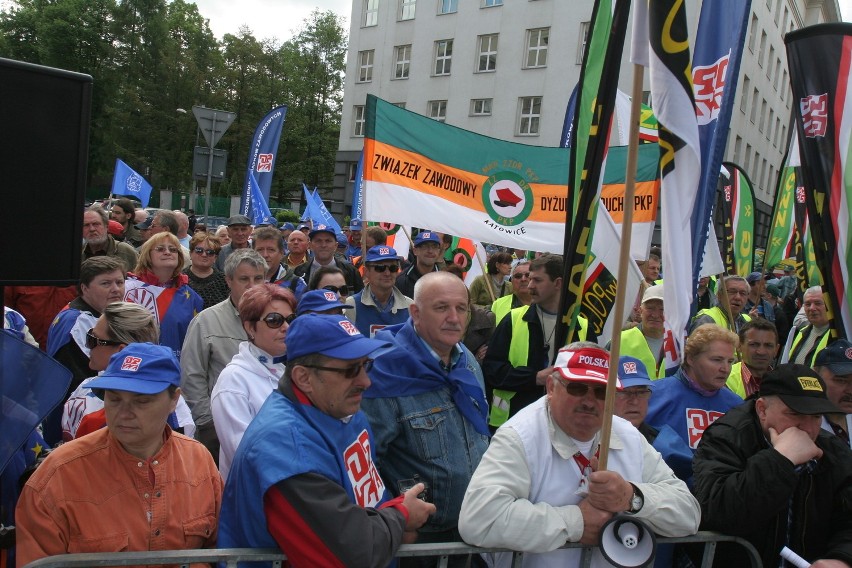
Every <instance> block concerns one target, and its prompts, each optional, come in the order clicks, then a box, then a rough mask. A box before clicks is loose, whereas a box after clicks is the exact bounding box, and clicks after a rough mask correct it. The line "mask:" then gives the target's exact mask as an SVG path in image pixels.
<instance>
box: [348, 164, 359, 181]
mask: <svg viewBox="0 0 852 568" xmlns="http://www.w3.org/2000/svg"><path fill="white" fill-rule="evenodd" d="M357 170H358V162H349V165H348V166H347V171H348V172H349V174H348V175H349V181H350V182H351V183H354V182H355V172H356V171H357Z"/></svg>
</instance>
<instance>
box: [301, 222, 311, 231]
mask: <svg viewBox="0 0 852 568" xmlns="http://www.w3.org/2000/svg"><path fill="white" fill-rule="evenodd" d="M302 229H308V230H309V231H310V230H311V226H310V225H308V224H307V223H302V224H301V225H299V230H300V231H301V230H302Z"/></svg>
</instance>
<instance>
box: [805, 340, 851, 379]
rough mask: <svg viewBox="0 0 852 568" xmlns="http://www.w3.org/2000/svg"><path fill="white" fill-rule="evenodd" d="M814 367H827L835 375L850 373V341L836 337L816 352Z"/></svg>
mask: <svg viewBox="0 0 852 568" xmlns="http://www.w3.org/2000/svg"><path fill="white" fill-rule="evenodd" d="M814 366H815V367H828V370H829V371H831V372H832V373H834V374H835V375H852V343H850V342H849V341H847V340H845V339H837V340H835V341H834V342H832V343H830V344H828V345H827V346H826V347H825V348H824V349H822V350H820V352H819V353H817V356H816V360H815V361H814Z"/></svg>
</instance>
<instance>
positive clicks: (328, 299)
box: [287, 290, 354, 333]
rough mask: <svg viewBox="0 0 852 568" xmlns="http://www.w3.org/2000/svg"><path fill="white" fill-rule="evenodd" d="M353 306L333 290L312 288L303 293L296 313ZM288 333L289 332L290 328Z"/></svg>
mask: <svg viewBox="0 0 852 568" xmlns="http://www.w3.org/2000/svg"><path fill="white" fill-rule="evenodd" d="M353 307H354V306H350V305H347V304H344V303H343V302H341V301H340V296H338V295H337V292H332V291H331V290H311V291H310V292H305V293H304V294H302V299H301V300H299V307H298V308H296V315H302V314H306V313H309V312H325V311H327V310H339V309H343V310H346V309H349V308H353ZM287 333H289V330H288V331H287Z"/></svg>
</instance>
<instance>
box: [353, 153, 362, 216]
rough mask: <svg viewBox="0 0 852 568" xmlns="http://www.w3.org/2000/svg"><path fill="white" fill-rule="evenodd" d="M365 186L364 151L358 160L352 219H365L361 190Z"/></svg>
mask: <svg viewBox="0 0 852 568" xmlns="http://www.w3.org/2000/svg"><path fill="white" fill-rule="evenodd" d="M363 186H364V151H363V150H361V157H360V158H358V166H357V167H356V168H355V187H354V189H353V190H352V218H353V219H364V217H363V215H364V200H363V199H362V198H361V188H362V187H363Z"/></svg>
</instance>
